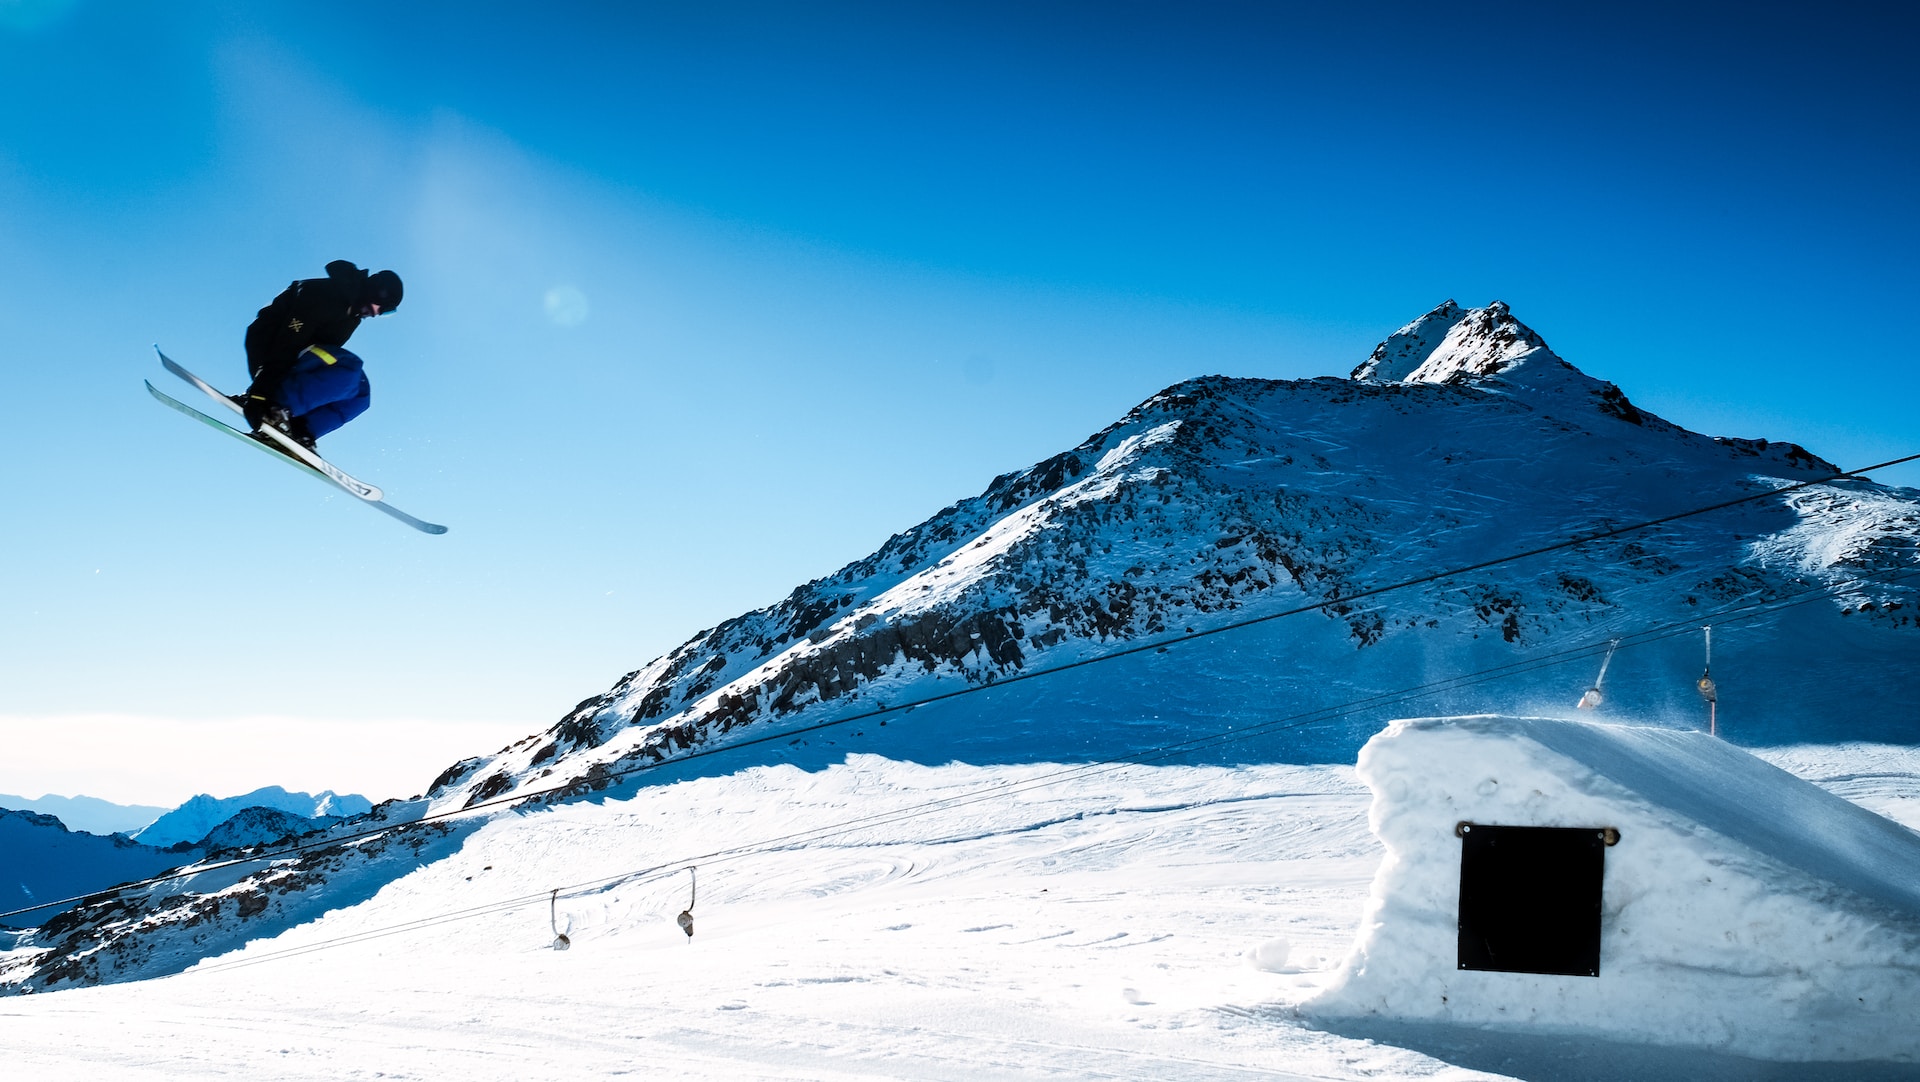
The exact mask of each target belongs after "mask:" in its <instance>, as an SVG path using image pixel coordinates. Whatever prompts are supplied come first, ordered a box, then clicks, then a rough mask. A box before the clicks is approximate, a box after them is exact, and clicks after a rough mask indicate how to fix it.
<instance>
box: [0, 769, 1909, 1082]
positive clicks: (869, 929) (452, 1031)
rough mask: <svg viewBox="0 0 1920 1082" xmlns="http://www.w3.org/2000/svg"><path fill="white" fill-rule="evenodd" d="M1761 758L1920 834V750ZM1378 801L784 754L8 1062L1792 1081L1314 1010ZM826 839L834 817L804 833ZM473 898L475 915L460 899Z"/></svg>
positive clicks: (346, 921) (1326, 786)
mask: <svg viewBox="0 0 1920 1082" xmlns="http://www.w3.org/2000/svg"><path fill="white" fill-rule="evenodd" d="M1768 757H1769V758H1770V759H1771V760H1772V761H1774V762H1777V763H1779V764H1780V765H1782V766H1784V767H1787V768H1788V769H1790V770H1792V771H1794V772H1795V773H1797V774H1799V775H1801V776H1803V777H1806V778H1809V779H1811V780H1814V781H1816V782H1820V783H1822V784H1824V785H1825V786H1826V787H1827V788H1829V789H1830V790H1831V791H1834V792H1836V793H1839V794H1840V795H1842V796H1845V797H1847V798H1848V799H1851V800H1854V801H1855V802H1857V803H1860V804H1862V805H1863V806H1865V807H1868V808H1870V809H1872V810H1875V811H1878V812H1881V813H1882V814H1888V815H1891V816H1893V817H1895V818H1898V819H1900V820H1902V821H1903V822H1905V823H1906V824H1908V825H1909V826H1913V825H1915V824H1920V749H1908V748H1891V747H1884V746H1859V745H1855V746H1843V747H1810V746H1803V747H1797V748H1791V749H1784V750H1781V751H1777V752H1774V753H1770V754H1769V756H1768ZM1040 782H1044V784H1037V783H1040ZM1368 806H1369V795H1368V793H1367V791H1366V790H1365V788H1364V787H1363V786H1361V785H1360V784H1359V783H1358V781H1357V780H1356V779H1355V775H1354V772H1353V769H1352V768H1351V767H1341V766H1281V765H1273V766H1257V767H1245V768H1230V767H1127V768H1114V769H1100V770H1098V771H1096V772H1089V771H1088V768H1085V767H1072V766H1069V767H1060V766H1057V765H1049V764H1026V765H1019V766H997V767H992V768H980V767H974V766H967V765H961V764H949V765H945V766H932V767H930V766H921V765H916V764H911V763H903V762H898V761H893V760H887V759H882V758H878V757H872V756H855V757H852V758H850V759H849V760H848V761H847V762H845V763H843V764H841V765H836V766H832V767H829V768H827V769H824V770H818V771H812V772H808V771H803V770H801V769H799V768H796V767H792V766H775V767H757V768H753V769H749V770H745V771H742V772H739V773H737V774H732V775H728V776H722V777H712V778H702V779H696V780H691V781H684V782H679V783H676V784H672V785H664V786H658V787H654V788H650V789H645V790H641V791H639V792H638V793H636V794H633V795H631V796H627V797H624V798H618V799H611V800H607V801H605V802H603V803H578V804H572V805H567V806H562V807H558V808H554V809H551V810H544V811H539V812H534V813H530V814H525V815H519V814H503V815H499V816H497V817H496V818H495V819H494V820H493V821H491V822H490V823H488V824H487V825H486V826H484V827H482V828H480V829H479V830H477V831H476V832H474V833H473V834H471V835H470V836H468V837H467V839H466V841H465V843H464V844H463V845H462V846H461V847H460V848H459V849H458V850H457V851H455V852H454V853H453V855H451V856H448V857H445V858H443V859H440V860H437V861H435V862H432V863H430V864H427V865H425V866H423V867H420V868H418V869H417V870H415V871H413V872H412V873H410V874H407V875H404V876H401V877H399V878H397V879H396V880H394V881H393V882H391V883H389V884H388V885H387V886H385V887H384V888H383V889H381V890H380V891H379V892H378V893H377V894H375V895H374V896H373V897H371V898H370V899H367V900H365V901H363V902H361V903H360V904H357V905H354V906H351V907H349V908H346V909H342V910H338V911H335V912H333V913H330V914H328V915H327V916H326V917H324V918H322V919H320V920H318V921H316V922H313V923H311V924H308V925H305V926H302V927H299V928H296V929H293V930H292V931H289V932H287V933H285V934H283V935H281V936H279V937H277V938H274V939H271V940H264V941H259V942H256V943H254V944H252V945H250V946H249V947H248V948H247V949H245V950H243V951H239V952H235V953H233V954H229V955H227V956H224V957H222V958H218V959H214V960H211V961H209V962H206V963H203V964H202V965H200V966H198V967H197V968H195V969H193V970H190V971H188V972H186V973H184V974H181V975H179V976H176V977H172V978H167V979H162V980H153V981H144V982H135V983H129V984H124V985H117V986H107V987H99V988H90V989H77V990H71V991H59V992H51V993H42V994H36V995H29V996H22V997H16V998H12V999H9V1000H6V1001H5V1002H4V1003H0V1048H4V1049H5V1050H6V1062H7V1068H8V1069H7V1074H8V1076H9V1077H20V1078H36V1079H69V1078H71V1079H79V1078H88V1079H123V1078H124V1079H159V1078H170V1079H196V1078H209V1079H210V1078H231V1077H235V1076H243V1077H251V1078H274V1079H322V1078H324V1079H341V1078H375V1077H379V1078H402V1079H445V1078H463V1079H478V1080H484V1079H524V1078H560V1077H575V1078H606V1077H616V1076H621V1075H633V1076H642V1077H644V1076H652V1077H672V1078H694V1079H739V1078H779V1079H787V1078H808V1079H857V1078H916V1079H1053V1078H1139V1079H1149V1078H1151V1079H1170V1078H1173V1079H1251V1078H1281V1079H1284V1078H1325V1079H1360V1078H1373V1079H1377V1078H1417V1079H1426V1078H1434V1079H1464V1078H1489V1077H1525V1078H1575V1079H1577V1078H1617V1077H1636V1078H1663V1077H1664V1078H1685V1079H1689V1080H1703V1079H1714V1078H1747V1077H1755V1076H1757V1075H1760V1074H1763V1073H1765V1072H1767V1071H1775V1072H1776V1073H1777V1071H1778V1069H1779V1068H1778V1065H1762V1064H1757V1063H1755V1062H1753V1061H1749V1060H1743V1059H1739V1058H1737V1057H1734V1056H1729V1055H1715V1054H1703V1053H1698V1052H1685V1051H1674V1050H1667V1049H1659V1048H1650V1047H1644V1046H1628V1045H1622V1046H1619V1047H1611V1046H1608V1045H1606V1044H1605V1043H1604V1042H1594V1041H1592V1040H1585V1041H1565V1040H1561V1041H1556V1040H1554V1039H1550V1038H1547V1039H1529V1038H1527V1037H1524V1036H1518V1035H1510V1034H1509V1035H1499V1034H1476V1032H1475V1031H1471V1030H1466V1031H1462V1030H1457V1029H1456V1030H1422V1029H1418V1028H1408V1029H1407V1030H1405V1032H1404V1033H1403V1034H1400V1035H1398V1036H1396V1037H1394V1038H1393V1039H1391V1040H1384V1039H1383V1040H1369V1039H1366V1038H1362V1037H1358V1036H1342V1035H1339V1034H1336V1033H1331V1032H1325V1031H1322V1030H1319V1029H1315V1028H1313V1027H1312V1025H1310V1024H1309V1023H1308V1022H1307V1021H1305V1020H1303V1019H1302V1018H1301V1017H1300V1016H1299V1015H1298V1014H1297V1013H1296V1011H1295V1009H1294V1008H1295V1006H1296V1005H1298V1004H1300V1003H1302V1002H1304V1001H1306V1000H1307V999H1309V998H1311V997H1313V996H1315V995H1316V994H1318V993H1320V992H1321V991H1322V990H1324V989H1325V988H1327V987H1328V986H1329V985H1330V984H1331V983H1332V982H1333V981H1334V979H1335V977H1336V975H1337V973H1338V972H1339V970H1340V967H1341V964H1342V960H1343V958H1344V957H1345V955H1346V954H1347V952H1348V950H1349V949H1350V948H1351V947H1352V945H1353V943H1354V941H1355V932H1356V929H1357V927H1358V922H1359V920H1360V916H1361V913H1362V909H1363V907H1364V906H1365V904H1366V902H1367V898H1368V892H1369V887H1370V884H1371V882H1372V881H1373V878H1374V873H1375V870H1376V867H1377V866H1378V864H1379V861H1380V859H1381V856H1382V852H1383V850H1382V849H1381V847H1380V845H1379V844H1378V842H1377V841H1376V840H1375V839H1374V837H1373V835H1372V834H1371V833H1370V832H1369V831H1368V828H1367V811H1368ZM891 811H899V812H901V813H902V814H901V815H899V816H897V817H887V816H884V815H883V817H882V818H881V819H880V820H877V821H875V820H869V821H868V822H867V824H866V825H863V826H860V827H857V828H855V829H852V830H851V831H848V830H846V829H845V828H846V825H847V824H849V823H851V822H852V821H854V820H856V819H859V818H861V817H868V816H874V815H876V814H879V813H887V812H891ZM812 829H820V830H822V831H826V832H828V833H825V834H816V835H815V836H813V837H811V838H800V837H797V835H799V834H800V833H801V832H804V831H808V830H812ZM740 846H745V847H747V849H746V851H745V852H742V853H739V854H736V855H735V856H733V857H731V858H705V859H699V860H696V861H694V862H693V863H696V864H697V865H698V867H699V871H698V873H697V874H698V896H697V899H696V900H695V904H694V909H693V915H694V918H695V922H696V925H695V931H696V935H695V937H694V938H693V939H692V940H691V941H690V942H689V941H688V940H687V939H686V937H684V936H683V935H682V934H681V932H680V930H679V929H678V928H677V927H676V926H675V925H674V922H673V918H674V916H675V914H677V913H678V912H679V911H680V910H681V909H683V908H684V907H686V906H687V904H688V901H689V885H690V884H689V879H690V876H689V875H688V873H686V872H685V871H683V870H681V869H683V868H684V866H685V864H686V863H687V861H686V860H685V859H684V858H688V857H697V856H699V855H701V854H708V853H714V852H717V851H720V850H724V849H731V848H734V847H740ZM643 868H660V871H659V872H657V873H656V874H653V875H648V876H641V877H638V878H635V879H630V880H627V881H624V882H608V883H603V884H602V885H600V886H596V887H589V888H586V889H583V890H574V891H569V890H563V891H562V894H563V897H561V898H560V899H559V900H558V902H557V905H556V906H555V908H556V909H557V912H558V920H559V922H560V925H561V928H562V930H564V931H565V932H566V933H567V934H568V936H569V938H570V939H571V943H572V946H571V949H569V950H567V951H564V952H560V951H555V950H553V949H552V948H551V946H550V944H551V942H552V939H553V931H552V929H551V927H550V924H549V921H550V917H549V901H548V894H547V892H548V891H550V890H552V889H554V888H556V887H559V888H567V887H572V886H575V885H578V884H590V883H595V882H596V881H601V880H606V879H609V878H610V877H616V876H619V875H621V874H623V873H626V872H630V871H634V870H637V869H643ZM514 898H521V899H524V901H523V902H522V903H521V904H519V905H517V906H512V907H506V908H498V907H491V903H495V902H499V901H501V900H504V899H514ZM462 911H477V912H473V913H471V915H468V916H466V917H464V918H460V919H444V920H443V919H439V918H444V917H448V916H453V915H456V914H459V913H461V912H462ZM1373 1036H1375V1037H1378V1036H1379V1034H1378V1033H1375V1034H1373ZM1428 1053H1433V1054H1432V1055H1430V1054H1428ZM1436 1056H1437V1057H1441V1058H1436ZM1791 1071H1792V1075H1791V1076H1792V1077H1796V1078H1807V1077H1815V1078H1821V1077H1825V1078H1877V1077H1885V1078H1899V1077H1914V1075H1915V1072H1914V1070H1913V1068H1912V1067H1911V1066H1910V1065H1909V1066H1896V1065H1875V1064H1849V1065H1844V1066H1822V1065H1817V1064H1816V1065H1806V1064H1796V1065H1792V1066H1791Z"/></svg>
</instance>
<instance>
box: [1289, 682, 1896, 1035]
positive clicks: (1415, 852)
mask: <svg viewBox="0 0 1920 1082" xmlns="http://www.w3.org/2000/svg"><path fill="white" fill-rule="evenodd" d="M1359 776H1360V778H1361V779H1362V780H1363V781H1365V782H1366V784H1367V785H1368V787H1369V788H1371V789H1372V790H1373V805H1372V810H1371V812H1370V813H1369V822H1370V825H1371V826H1372V828H1373V832H1374V833H1375V834H1376V835H1378V836H1379V838H1380V840H1381V841H1382V842H1383V843H1384V844H1385V846H1386V850H1387V855H1386V857H1385V859H1384V860H1383V861H1382V863H1381V865H1380V870H1379V872H1378V873H1377V874H1376V875H1375V877H1374V882H1373V893H1372V897H1371V899H1370V900H1369V902H1368V904H1367V908H1366V913H1365V916H1364V918H1363V919H1362V921H1361V927H1360V932H1359V937H1358V940H1357V942H1356V943H1355V946H1354V949H1353V951H1352V953H1351V954H1350V955H1349V956H1348V958H1347V961H1346V966H1345V969H1344V971H1343V972H1342V973H1341V974H1340V975H1339V976H1338V977H1337V978H1336V981H1335V983H1334V984H1333V985H1332V986H1331V987H1329V988H1328V989H1327V991H1325V992H1324V993H1322V994H1321V995H1320V996H1318V997H1316V998H1315V999H1313V1000H1312V1001H1310V1002H1308V1003H1307V1004H1305V1005H1304V1006H1303V1008H1302V1009H1303V1012H1304V1013H1306V1014H1308V1015H1309V1016H1319V1017H1324V1018H1329V1019H1334V1018H1381V1019H1391V1020H1396V1021H1410V1022H1423V1023H1438V1024H1455V1025H1464V1026H1473V1027H1483V1028H1487V1029H1504V1030H1513V1031H1523V1032H1528V1033H1533V1034H1561V1035H1579V1034H1588V1035H1592V1036H1596V1037H1604V1038H1607V1039H1612V1040H1623V1041H1635V1042H1643V1043H1652V1044H1663V1045H1682V1046H1692V1047H1697V1048H1705V1049H1712V1050H1716V1051H1722V1052H1729V1053H1734V1054H1738V1055H1741V1056H1747V1057H1754V1058H1762V1059H1772V1060H1786V1061H1820V1060H1826V1061H1832V1060H1868V1059H1872V1060H1894V1061H1907V1062H1911V1061H1916V1060H1920V834H1916V833H1914V832H1913V831H1910V830H1908V829H1907V828H1905V827H1903V826H1901V825H1899V824H1898V823H1894V822H1892V821H1890V820H1888V819H1885V818H1882V817H1880V816H1878V815H1875V814H1873V813H1872V812H1869V811H1867V810H1866V809H1864V808H1861V807H1859V806H1857V805H1855V804H1852V803H1849V802H1848V801H1846V800H1843V799H1841V798H1840V797H1837V796H1834V795H1833V794H1831V793H1828V792H1827V791H1826V790H1824V789H1821V788H1819V787H1818V786H1816V785H1813V784H1811V783H1809V782H1806V781H1802V780H1800V779H1799V778H1796V777H1794V776H1793V775H1791V774H1788V773H1786V772H1785V771H1783V770H1780V769H1778V768H1776V767H1774V766H1771V765H1769V764H1767V763H1766V762H1763V761H1762V760H1760V759H1757V758H1755V757H1754V756H1752V755H1749V754H1747V753H1746V752H1743V751H1741V750H1740V749H1738V748H1736V747H1733V746H1732V745H1729V744H1727V743H1725V742H1724V741H1721V740H1719V739H1717V738H1714V737H1711V736H1708V735H1706V734H1705V733H1700V732H1687V731H1677V730H1671V729H1652V728H1638V727H1629V726H1616V725H1596V724H1588V723H1583V722H1573V721H1556V720H1549V719H1544V718H1503V717H1484V716H1483V717H1464V718H1420V719H1412V720H1406V721H1397V722H1395V723H1393V724H1392V725H1391V726H1389V727H1388V728H1387V729H1386V730H1384V731H1383V732H1381V733H1380V734H1378V735H1377V736H1375V737H1374V738H1373V739H1372V740H1370V741H1368V742H1367V745H1366V747H1365V748H1363V749H1362V750H1361V752H1360V758H1359ZM1463 821H1465V822H1468V823H1473V824H1482V825H1501V826H1543V827H1587V828H1604V827H1613V828H1615V829H1617V830H1618V831H1619V832H1620V833H1619V840H1618V843H1617V844H1615V845H1613V846H1611V847H1610V848H1607V849H1606V850H1605V869H1604V873H1603V875H1602V877H1601V901H1600V967H1599V975H1598V976H1597V977H1591V976H1550V975H1543V974H1537V973H1507V972H1486V971H1477V970H1463V969H1461V968H1460V961H1459V958H1460V955H1459V926H1458V914H1459V906H1460V900H1461V864H1462V856H1461V854H1462V847H1463V844H1464V843H1463V841H1462V840H1461V838H1460V837H1458V836H1457V835H1456V826H1457V825H1458V824H1459V823H1461V822H1463Z"/></svg>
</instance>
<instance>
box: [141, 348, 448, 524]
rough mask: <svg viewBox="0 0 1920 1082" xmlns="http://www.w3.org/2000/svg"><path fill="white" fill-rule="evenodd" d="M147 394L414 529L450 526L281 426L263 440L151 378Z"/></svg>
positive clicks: (165, 360)
mask: <svg viewBox="0 0 1920 1082" xmlns="http://www.w3.org/2000/svg"><path fill="white" fill-rule="evenodd" d="M153 351H154V352H155V353H158V354H159V355H160V363H161V364H162V365H164V366H166V369H167V371H169V372H172V373H173V374H174V375H176V376H179V377H180V378H181V379H183V380H186V381H187V382H188V383H191V384H193V385H194V386H195V387H197V388H199V389H200V391H201V392H202V393H204V394H205V395H206V396H207V397H208V398H210V399H212V400H213V401H215V402H218V403H219V404H220V405H222V406H224V407H225V408H226V409H228V410H229V411H231V412H232V413H234V414H237V415H242V416H244V413H245V411H244V410H243V409H242V408H241V407H240V405H239V404H238V403H236V402H235V401H234V400H233V399H231V398H229V397H227V396H226V395H224V394H221V393H220V392H219V391H218V390H217V389H215V388H214V386H213V385H212V384H210V383H208V382H207V381H206V380H203V379H201V378H200V377H199V376H196V375H194V374H193V373H192V372H189V371H187V370H186V369H185V368H183V367H181V366H180V365H179V364H178V363H176V362H175V361H174V360H173V359H172V358H170V357H168V356H167V355H166V354H165V353H162V352H161V351H160V347H159V346H155V347H154V348H153ZM147 393H149V394H151V395H153V397H155V398H157V399H159V400H160V401H161V402H162V403H164V404H165V405H167V406H170V407H172V408H173V409H176V410H178V411H180V412H181V413H184V414H186V415H187V416H189V417H192V418H194V419H195V420H197V421H199V422H201V423H202V424H205V425H207V426H208V427H210V428H213V429H216V430H218V431H220V432H224V433H226V434H227V435H229V436H232V437H233V438H234V439H237V440H239V441H240V442H242V443H244V444H246V445H248V446H249V447H253V448H255V449H257V450H259V451H262V452H265V453H266V454H270V455H272V456H273V457H274V458H276V459H279V460H280V461H282V462H285V463H287V464H288V465H290V466H293V467H294V468H296V469H299V470H301V471H302V472H305V473H307V474H310V475H312V476H314V477H317V478H319V479H320V480H322V481H325V482H326V483H327V484H330V485H332V486H334V487H335V488H338V489H341V490H343V491H345V492H347V493H348V494H350V495H352V496H355V497H357V498H358V499H360V500H362V501H363V502H365V503H367V504H369V505H371V506H372V507H374V508H375V509H376V510H379V511H381V512H383V513H385V514H387V515H391V516H392V517H394V518H397V519H399V520H400V521H401V522H404V523H406V524H407V525H409V526H411V527H413V528H414V529H416V530H419V531H420V532H421V533H429V534H443V533H446V532H447V528H446V527H445V526H441V525H439V524H437V523H433V522H426V521H423V520H421V519H417V518H415V517H413V516H412V515H409V514H407V513H406V512H405V511H402V510H400V509H399V508H397V507H394V506H393V505H392V504H389V503H387V502H386V501H385V493H383V492H381V491H380V489H379V488H378V487H377V486H375V485H371V484H368V483H367V482H365V481H362V480H360V479H358V478H356V477H354V476H353V475H351V474H349V473H347V472H346V471H345V470H342V469H341V468H340V467H338V466H335V465H334V464H332V463H331V462H328V461H327V460H326V459H323V458H321V457H320V456H319V455H317V454H315V453H314V452H313V451H311V450H309V449H308V448H306V447H303V446H301V445H300V443H299V442H298V441H296V440H294V439H292V438H291V437H288V436H287V435H285V434H284V433H282V432H280V431H279V430H278V429H275V428H274V427H273V426H271V425H267V426H264V427H263V428H262V429H261V431H262V432H263V433H264V434H265V436H266V439H262V438H261V437H260V436H257V435H255V434H252V433H249V432H246V431H243V430H241V429H238V428H235V427H233V426H232V425H230V424H227V423H226V422H224V421H221V420H219V419H218V418H215V417H211V416H208V415H207V414H205V413H202V412H200V411H199V410H197V409H194V408H193V407H192V406H189V405H187V404H186V403H184V402H182V401H180V400H179V399H177V398H174V397H173V396H172V395H169V394H167V393H166V392H164V391H162V390H160V389H159V388H158V387H155V386H154V385H153V383H152V381H147ZM268 439H271V440H273V441H274V442H272V443H268V442H267V440H268Z"/></svg>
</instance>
